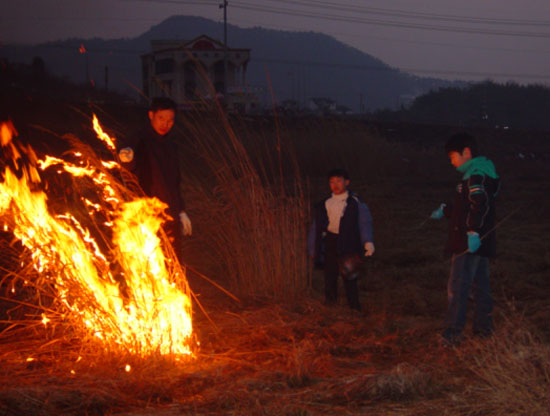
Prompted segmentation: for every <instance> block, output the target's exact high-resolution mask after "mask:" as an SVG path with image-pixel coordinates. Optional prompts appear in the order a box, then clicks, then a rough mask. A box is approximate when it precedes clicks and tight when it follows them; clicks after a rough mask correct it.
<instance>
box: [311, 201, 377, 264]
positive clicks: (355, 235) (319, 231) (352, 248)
mask: <svg viewBox="0 0 550 416" xmlns="http://www.w3.org/2000/svg"><path fill="white" fill-rule="evenodd" d="M330 197H331V196H329V197H327V198H325V199H323V200H322V201H321V202H319V203H318V204H317V205H315V208H314V217H313V222H312V224H311V228H310V230H309V234H308V253H309V255H310V256H311V257H314V258H315V260H316V261H319V260H320V257H322V256H323V254H324V253H323V239H324V237H325V235H326V233H327V227H328V214H327V209H326V205H325V203H326V201H327V200H328V199H329V198H330ZM368 241H370V242H374V239H373V229H372V216H371V213H370V211H369V208H368V207H367V205H366V204H365V203H364V202H362V201H361V200H360V199H359V197H358V196H357V195H356V194H354V193H353V192H351V191H350V192H349V197H348V199H347V200H346V208H345V209H344V213H343V215H342V218H341V219H340V228H339V232H338V247H337V249H338V255H343V254H359V255H361V256H362V255H364V252H365V249H364V247H365V243H366V242H368Z"/></svg>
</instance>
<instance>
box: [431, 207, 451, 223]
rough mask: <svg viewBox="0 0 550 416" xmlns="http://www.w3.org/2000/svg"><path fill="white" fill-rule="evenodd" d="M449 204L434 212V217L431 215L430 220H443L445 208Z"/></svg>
mask: <svg viewBox="0 0 550 416" xmlns="http://www.w3.org/2000/svg"><path fill="white" fill-rule="evenodd" d="M446 206H447V204H441V205H440V206H439V208H438V209H436V210H435V211H433V212H432V215H430V218H431V219H432V220H440V219H441V218H443V215H444V214H443V208H445V207H446Z"/></svg>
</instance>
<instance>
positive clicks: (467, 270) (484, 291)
mask: <svg viewBox="0 0 550 416" xmlns="http://www.w3.org/2000/svg"><path fill="white" fill-rule="evenodd" d="M470 290H472V291H473V295H474V296H473V297H474V304H475V305H474V325H473V333H474V335H480V336H488V335H490V334H491V333H492V332H493V319H492V312H493V299H492V296H491V284H490V281H489V259H488V258H487V257H484V256H478V255H475V254H463V255H455V256H453V260H452V264H451V275H450V277H449V282H448V285H447V294H448V301H449V307H448V310H447V316H446V319H445V325H446V329H445V331H444V332H443V337H444V338H446V339H447V340H449V341H451V342H453V341H456V340H458V339H459V337H460V335H461V333H462V330H463V329H464V326H465V324H466V309H467V303H468V298H469V296H470Z"/></svg>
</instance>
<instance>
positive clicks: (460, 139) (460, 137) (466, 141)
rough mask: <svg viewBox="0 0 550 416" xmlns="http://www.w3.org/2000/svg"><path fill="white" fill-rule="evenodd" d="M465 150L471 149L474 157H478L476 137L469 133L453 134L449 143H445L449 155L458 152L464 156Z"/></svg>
mask: <svg viewBox="0 0 550 416" xmlns="http://www.w3.org/2000/svg"><path fill="white" fill-rule="evenodd" d="M465 148H469V149H470V152H471V153H472V157H476V156H477V143H476V139H475V138H474V136H472V135H471V134H469V133H456V134H453V135H452V136H451V137H450V138H449V140H447V143H445V152H447V154H449V153H451V152H458V153H460V154H462V152H463V151H464V149H465Z"/></svg>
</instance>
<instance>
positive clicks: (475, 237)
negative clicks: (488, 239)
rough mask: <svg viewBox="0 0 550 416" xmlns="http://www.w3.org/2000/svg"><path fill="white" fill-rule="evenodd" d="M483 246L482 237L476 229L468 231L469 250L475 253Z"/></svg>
mask: <svg viewBox="0 0 550 416" xmlns="http://www.w3.org/2000/svg"><path fill="white" fill-rule="evenodd" d="M479 247H481V239H480V238H479V234H478V233H476V232H475V231H468V251H469V252H470V253H475V252H476V251H477V250H479Z"/></svg>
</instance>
